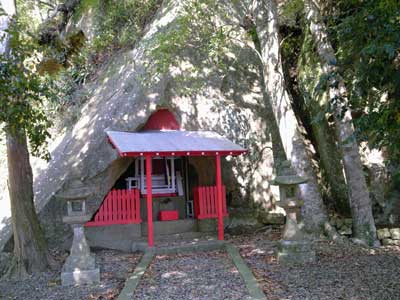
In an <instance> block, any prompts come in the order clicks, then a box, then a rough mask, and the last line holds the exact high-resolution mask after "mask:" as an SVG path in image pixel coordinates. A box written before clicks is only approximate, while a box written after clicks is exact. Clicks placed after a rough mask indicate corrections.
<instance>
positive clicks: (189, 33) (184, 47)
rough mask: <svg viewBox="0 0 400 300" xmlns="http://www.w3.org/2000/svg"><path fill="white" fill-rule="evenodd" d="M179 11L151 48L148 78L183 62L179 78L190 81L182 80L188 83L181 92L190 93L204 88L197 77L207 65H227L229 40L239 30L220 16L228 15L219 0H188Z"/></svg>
mask: <svg viewBox="0 0 400 300" xmlns="http://www.w3.org/2000/svg"><path fill="white" fill-rule="evenodd" d="M178 14H179V15H178V16H177V17H176V18H175V19H174V22H173V23H172V25H170V26H169V27H167V28H165V29H164V30H162V31H159V32H158V33H157V35H156V37H155V39H154V41H153V44H152V46H151V47H150V50H149V51H148V54H149V56H150V57H151V58H152V62H151V64H149V65H148V70H149V72H148V73H149V74H151V78H150V81H148V82H151V81H152V79H154V78H157V77H158V76H159V75H160V74H163V73H165V72H167V71H168V70H169V69H170V67H178V66H180V67H182V69H181V70H182V73H181V76H177V78H176V79H177V80H178V81H179V80H181V81H184V82H186V83H187V82H188V81H190V84H182V88H183V87H184V86H185V87H186V89H185V88H183V90H182V93H183V94H190V93H192V92H193V91H195V90H198V89H200V88H201V86H202V84H201V83H200V82H199V81H198V80H196V78H201V76H202V75H203V72H208V71H207V70H205V69H206V67H207V66H210V65H215V66H216V68H217V69H220V70H226V69H227V68H228V65H229V64H228V60H229V58H228V57H227V55H226V53H227V52H228V51H227V43H228V42H229V41H231V40H234V39H235V35H236V32H235V30H234V29H233V27H232V26H231V25H227V24H226V20H223V22H220V21H221V20H218V18H226V19H228V18H229V17H228V15H227V13H226V12H225V11H224V10H223V8H222V7H221V4H220V3H218V1H213V0H198V1H193V0H192V1H186V2H185V3H184V4H183V5H182V7H181V11H180V12H178ZM219 23H223V24H224V25H221V24H219ZM188 87H190V88H188Z"/></svg>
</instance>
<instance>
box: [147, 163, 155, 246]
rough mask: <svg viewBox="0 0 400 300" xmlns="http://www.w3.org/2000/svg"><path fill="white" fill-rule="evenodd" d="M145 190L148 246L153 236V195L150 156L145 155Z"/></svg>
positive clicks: (152, 242)
mask: <svg viewBox="0 0 400 300" xmlns="http://www.w3.org/2000/svg"><path fill="white" fill-rule="evenodd" d="M146 190H147V235H148V245H149V247H153V246H154V237H153V195H152V186H151V156H150V155H146Z"/></svg>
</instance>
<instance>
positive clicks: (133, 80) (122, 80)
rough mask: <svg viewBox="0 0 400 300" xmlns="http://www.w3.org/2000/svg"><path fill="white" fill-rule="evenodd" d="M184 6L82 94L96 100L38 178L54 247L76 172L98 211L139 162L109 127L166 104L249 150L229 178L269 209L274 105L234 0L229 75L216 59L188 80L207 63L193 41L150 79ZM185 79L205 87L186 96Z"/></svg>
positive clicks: (132, 124)
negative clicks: (153, 51)
mask: <svg viewBox="0 0 400 300" xmlns="http://www.w3.org/2000/svg"><path fill="white" fill-rule="evenodd" d="M180 3H181V1H179V0H174V1H167V3H166V4H164V5H163V6H162V7H161V8H160V9H159V11H158V13H157V14H156V16H155V17H154V19H153V21H152V22H151V23H150V24H149V25H148V26H147V28H146V31H145V34H144V35H143V37H142V38H141V40H140V41H139V42H138V43H137V44H136V46H135V47H134V49H132V50H130V51H126V52H124V53H118V54H116V55H114V56H113V57H112V58H111V59H110V61H109V62H108V63H106V64H105V65H104V66H102V68H101V69H100V70H98V76H97V77H96V80H95V81H93V82H91V83H88V84H86V85H85V86H84V87H83V91H82V90H81V91H79V93H80V94H85V95H86V96H87V97H88V100H87V101H86V102H85V104H84V105H83V106H82V108H81V109H80V117H79V120H78V121H77V122H76V123H75V124H74V125H73V126H71V128H69V129H68V130H67V131H66V132H65V134H63V135H62V136H60V137H58V138H57V139H55V140H54V141H53V145H52V148H53V150H52V153H51V154H52V159H51V161H50V162H49V163H48V165H47V166H46V167H45V168H43V169H42V170H39V171H38V175H37V176H36V177H35V184H34V189H35V201H36V205H37V207H38V209H39V211H40V216H41V221H42V223H43V225H44V227H45V228H46V234H47V236H48V237H49V238H50V239H49V240H50V241H51V243H52V244H58V245H60V244H62V243H65V242H68V236H69V235H68V233H69V228H68V227H67V226H65V225H64V224H63V223H62V216H63V214H64V213H65V212H64V210H65V203H63V202H62V201H61V200H58V199H57V197H56V196H57V194H59V193H60V192H65V189H66V188H67V187H68V183H69V181H70V180H71V179H73V176H74V175H75V174H76V173H77V172H78V173H79V176H80V178H81V180H82V181H83V182H84V183H85V184H86V186H87V187H89V188H90V189H91V190H92V191H93V195H94V196H93V197H92V198H91V199H89V201H88V208H89V211H90V213H92V214H93V213H94V212H95V211H96V210H97V209H98V207H99V206H100V204H101V202H102V200H103V198H104V196H105V195H106V193H107V192H108V191H109V189H110V188H111V187H112V186H113V185H114V183H115V181H116V180H117V179H118V177H119V176H120V175H121V174H122V173H123V172H124V171H125V170H126V168H127V167H128V165H129V163H130V162H131V159H130V158H120V157H119V156H118V153H117V151H116V150H115V149H113V148H112V147H111V145H110V144H109V142H108V141H107V138H106V134H105V130H107V129H112V130H126V131H135V130H137V129H138V128H140V126H141V125H142V124H143V123H144V122H145V121H146V119H147V118H148V116H149V115H150V114H151V113H152V112H153V111H155V110H156V109H157V107H160V106H161V107H167V108H169V109H170V110H171V111H173V112H174V114H175V115H176V116H177V117H178V119H179V121H180V122H181V126H182V128H183V129H186V130H203V129H204V130H214V131H216V132H218V133H219V134H221V135H224V136H226V137H228V138H229V139H231V140H233V141H234V142H236V143H238V144H240V145H242V146H244V147H246V148H247V149H249V153H248V154H247V155H245V156H242V157H239V158H234V159H232V160H231V161H224V168H225V170H224V175H225V173H226V172H227V171H226V170H227V169H228V171H229V172H228V173H229V174H227V175H226V176H225V177H226V178H227V181H228V182H226V185H227V186H229V187H228V188H231V189H232V190H235V191H237V190H239V191H240V194H241V199H242V201H250V202H252V203H258V204H257V207H269V204H268V202H269V201H270V199H271V197H272V192H271V190H270V187H269V184H268V179H270V177H271V175H272V165H273V160H272V153H271V150H270V149H271V140H270V134H269V126H268V120H266V118H265V116H266V115H267V109H268V106H267V105H266V103H265V98H264V97H263V93H262V88H261V85H260V78H259V74H258V70H259V69H258V58H257V56H256V54H255V53H254V51H253V50H252V49H250V48H249V46H248V45H249V44H250V40H249V37H248V36H247V34H246V33H245V32H244V31H243V29H242V28H241V27H240V25H239V23H240V20H239V19H238V18H236V17H235V11H234V8H233V7H231V4H230V3H231V1H221V5H224V6H225V8H226V10H225V12H226V11H229V12H231V13H230V14H229V20H227V19H226V13H224V14H221V16H220V18H219V20H218V22H219V25H221V24H224V22H226V23H228V22H229V24H230V25H231V26H233V27H234V29H235V30H236V31H237V33H238V34H237V36H236V38H235V40H232V41H228V45H227V47H228V48H229V52H230V53H229V57H231V58H232V57H234V59H233V60H228V61H234V65H232V67H231V68H229V71H228V72H221V70H220V69H219V68H218V67H217V66H215V65H213V64H212V63H210V64H209V65H208V66H207V70H204V72H201V73H198V74H187V75H188V76H190V80H188V81H184V82H183V83H182V75H184V76H183V77H185V76H186V74H185V66H187V65H188V64H190V65H195V66H196V65H199V66H202V67H203V68H204V64H205V61H206V60H207V57H203V56H201V55H198V54H197V53H196V49H195V47H193V45H192V44H191V43H187V46H185V49H181V51H180V53H181V54H180V55H182V57H181V61H182V62H184V63H183V64H182V65H181V66H178V67H176V66H175V67H174V68H170V70H169V71H168V72H166V73H164V74H162V75H160V76H159V77H158V78H157V79H154V78H153V79H151V81H150V79H148V80H149V81H147V79H146V78H149V76H148V68H147V67H146V66H147V64H148V63H149V62H151V61H152V57H151V56H150V54H149V53H150V52H149V51H148V50H149V47H151V45H154V43H155V42H156V39H157V38H158V35H157V34H158V33H159V32H161V31H164V32H165V31H167V30H169V28H172V26H174V22H175V20H176V18H177V16H179V14H180V13H181V11H180V9H181V6H180V5H179V4H180ZM216 19H218V18H216ZM227 56H228V54H227ZM196 82H197V83H199V82H200V83H201V84H197V85H196V84H195V83H196ZM182 84H186V85H187V86H186V88H190V87H191V86H197V87H198V86H200V87H198V88H197V89H196V90H195V91H194V92H191V93H185V94H183V93H182ZM269 122H273V120H270V121H269ZM5 227H6V229H7V228H8V229H9V227H8V226H5ZM2 232H5V231H4V230H3V231H2ZM9 235H10V233H9V232H8V233H7V234H6V235H5V236H3V237H2V238H1V239H0V250H1V248H2V247H3V246H4V244H5V242H6V240H7V238H6V237H9Z"/></svg>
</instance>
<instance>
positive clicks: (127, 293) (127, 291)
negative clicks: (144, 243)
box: [117, 251, 154, 300]
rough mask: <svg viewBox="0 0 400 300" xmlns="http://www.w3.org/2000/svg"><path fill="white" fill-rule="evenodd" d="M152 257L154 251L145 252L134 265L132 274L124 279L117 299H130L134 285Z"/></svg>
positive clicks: (136, 284)
mask: <svg viewBox="0 0 400 300" xmlns="http://www.w3.org/2000/svg"><path fill="white" fill-rule="evenodd" d="M153 257H154V253H153V252H152V251H148V252H146V253H145V254H144V255H143V257H142V260H141V261H140V263H139V264H138V265H137V266H136V268H135V271H133V274H132V275H131V276H130V277H129V278H128V279H127V280H126V282H125V285H124V288H123V289H122V291H121V293H120V294H119V296H118V298H117V300H131V299H132V296H133V292H134V291H135V289H136V287H137V286H138V284H139V282H140V279H141V278H142V276H143V274H144V273H145V272H146V269H147V267H148V266H149V264H150V262H151V261H152V259H153Z"/></svg>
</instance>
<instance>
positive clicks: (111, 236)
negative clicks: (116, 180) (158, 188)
mask: <svg viewBox="0 0 400 300" xmlns="http://www.w3.org/2000/svg"><path fill="white" fill-rule="evenodd" d="M228 221H229V219H228V217H226V218H224V224H228ZM153 229H154V238H155V239H156V240H158V239H162V238H166V237H168V238H169V236H171V238H172V235H174V237H173V238H174V239H175V238H176V239H178V237H177V235H182V234H183V235H185V234H193V235H196V234H200V235H201V234H202V233H215V232H217V220H216V219H204V220H196V219H183V220H175V221H155V222H153ZM85 235H86V239H87V241H88V244H89V246H90V247H100V248H107V249H114V250H121V251H126V252H129V251H132V250H133V251H136V250H138V251H143V250H144V249H145V248H147V223H146V222H143V223H141V224H124V225H107V226H94V227H85ZM132 244H133V245H135V246H134V247H132Z"/></svg>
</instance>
